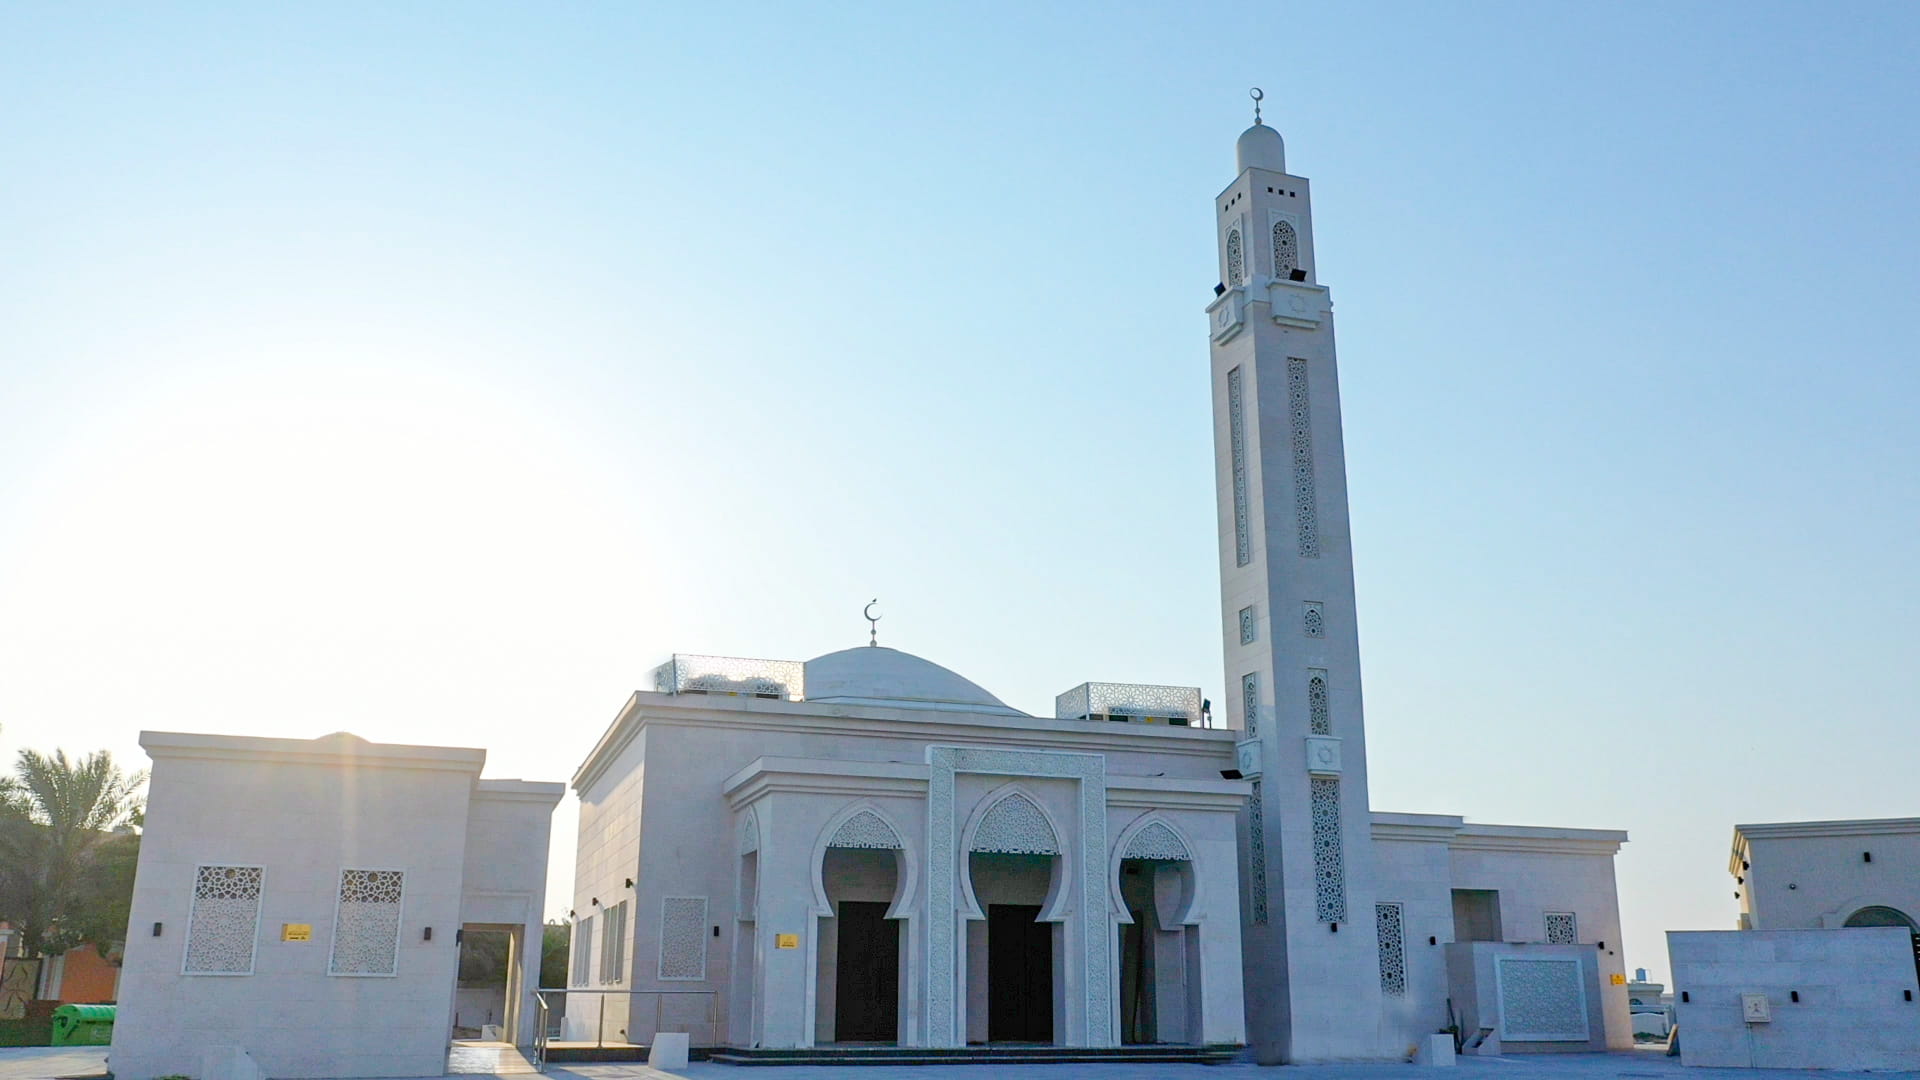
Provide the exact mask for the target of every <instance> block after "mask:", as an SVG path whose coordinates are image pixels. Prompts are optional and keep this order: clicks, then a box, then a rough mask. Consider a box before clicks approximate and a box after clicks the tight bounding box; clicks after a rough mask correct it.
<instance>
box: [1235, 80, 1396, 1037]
mask: <svg viewBox="0 0 1920 1080" xmlns="http://www.w3.org/2000/svg"><path fill="white" fill-rule="evenodd" d="M1259 99H1260V94H1259V92H1258V91H1257V90H1256V91H1254V100H1255V106H1254V110H1255V111H1254V123H1253V126H1252V127H1250V128H1248V129H1247V130H1246V132H1245V133H1244V134H1242V135H1241V136H1240V141H1239V144H1238V146H1237V147H1236V155H1237V157H1238V172H1239V176H1238V177H1237V178H1236V179H1235V180H1234V181H1233V183H1231V184H1229V185H1228V186H1227V189H1226V190H1225V191H1223V192H1221V193H1220V196H1219V197H1218V198H1217V199H1215V200H1214V207H1213V212H1214V228H1215V230H1216V233H1217V235H1218V238H1219V242H1220V285H1221V287H1220V288H1218V289H1216V290H1215V291H1216V293H1217V295H1216V296H1215V298H1214V301H1213V303H1212V304H1210V305H1208V307H1207V314H1208V315H1209V316H1210V318H1211V335H1212V352H1213V412H1214V454H1215V458H1216V475H1217V489H1218V491H1219V499H1220V602H1221V627H1222V630H1223V632H1224V634H1225V638H1224V642H1225V649H1224V652H1225V658H1226V683H1227V697H1228V699H1229V702H1228V707H1227V710H1226V712H1227V715H1228V716H1229V717H1230V718H1231V719H1230V722H1231V723H1233V724H1235V725H1237V726H1239V727H1240V728H1241V729H1242V731H1243V735H1242V738H1243V739H1244V740H1245V741H1244V742H1242V743H1241V746H1240V769H1241V772H1242V773H1243V774H1244V775H1245V776H1246V777H1247V778H1249V779H1251V780H1253V781H1254V796H1253V798H1252V799H1251V800H1250V801H1249V805H1248V809H1247V813H1246V815H1245V821H1244V827H1243V831H1242V848H1241V857H1242V869H1243V873H1242V874H1241V880H1242V886H1241V887H1242V889H1243V895H1242V897H1241V900H1242V906H1241V917H1242V920H1243V922H1244V927H1243V930H1242V942H1243V948H1244V951H1245V957H1246V1001H1247V1036H1248V1039H1249V1040H1250V1041H1251V1042H1252V1044H1253V1047H1254V1051H1255V1054H1256V1056H1257V1057H1258V1058H1259V1060H1260V1061H1262V1062H1264V1063H1274V1062H1281V1061H1287V1062H1305V1061H1328V1060H1338V1059H1376V1058H1382V1057H1386V1056H1390V1055H1391V1056H1397V1054H1395V1051H1396V1050H1397V1051H1398V1052H1400V1053H1404V1050H1405V1048H1404V1047H1399V1048H1389V1047H1386V1046H1384V1045H1383V1043H1384V1042H1385V1041H1386V1036H1385V1035H1384V1032H1383V1030H1382V1023H1381V1003H1382V997H1381V991H1380V968H1379V950H1378V945H1377V938H1376V932H1375V926H1374V915H1375V911H1374V901H1375V895H1374V893H1375V890H1374V881H1373V849H1372V833H1371V821H1370V815H1369V812H1368V804H1367V765H1366V762H1367V757H1366V739H1365V735H1364V729H1363V726H1362V723H1361V712H1360V648H1359V639H1358V635H1357V632H1356V628H1355V622H1354V598H1353V546H1352V544H1351V542H1350V537H1349V533H1348V517H1347V471H1346V455H1345V452H1344V450H1343V448H1342V442H1341V434H1340V383H1339V371H1338V368H1337V367H1336V365H1335V363H1334V351H1333V309H1332V302H1331V301H1330V299H1329V298H1328V294H1327V288H1326V286H1324V285H1321V284H1319V283H1318V280H1317V279H1316V277H1315V275H1314V264H1313V212H1312V207H1313V202H1312V194H1311V191H1310V189H1309V185H1308V183H1307V181H1306V179H1305V178H1304V177H1299V176H1294V175H1292V174H1290V173H1288V172H1287V165H1286V150H1285V147H1284V145H1283V144H1282V142H1281V139H1280V134H1279V132H1277V131H1275V130H1274V129H1272V128H1270V127H1268V126H1266V125H1265V124H1264V123H1262V122H1261V120H1260V114H1259Z"/></svg>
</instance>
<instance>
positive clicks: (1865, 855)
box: [1860, 851, 1873, 862]
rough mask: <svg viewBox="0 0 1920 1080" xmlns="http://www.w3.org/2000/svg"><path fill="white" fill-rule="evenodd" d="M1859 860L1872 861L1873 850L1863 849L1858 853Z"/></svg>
mask: <svg viewBox="0 0 1920 1080" xmlns="http://www.w3.org/2000/svg"><path fill="white" fill-rule="evenodd" d="M1860 861H1861V862H1872V861H1873V852H1871V851H1863V852H1861V853H1860Z"/></svg>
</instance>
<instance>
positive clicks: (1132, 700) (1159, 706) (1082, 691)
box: [1053, 682, 1208, 727]
mask: <svg viewBox="0 0 1920 1080" xmlns="http://www.w3.org/2000/svg"><path fill="white" fill-rule="evenodd" d="M1053 716H1054V719H1056V720H1113V721H1118V722H1120V723H1130V724H1171V725H1173V726H1174V727H1205V726H1207V719H1208V718H1207V716H1206V713H1205V711H1204V703H1203V702H1202V700H1201V697H1200V688H1199V687H1197V686H1153V685H1149V684H1146V683H1103V682H1088V683H1081V684H1080V685H1079V686H1076V687H1074V688H1073V689H1071V690H1069V691H1067V692H1066V693H1064V694H1061V695H1060V696H1058V697H1056V698H1054V699H1053Z"/></svg>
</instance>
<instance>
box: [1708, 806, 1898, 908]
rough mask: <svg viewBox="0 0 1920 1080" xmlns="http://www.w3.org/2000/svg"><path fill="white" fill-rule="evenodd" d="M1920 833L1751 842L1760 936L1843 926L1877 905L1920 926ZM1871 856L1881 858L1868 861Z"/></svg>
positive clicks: (1748, 890) (1750, 894)
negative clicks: (1761, 934) (1854, 916)
mask: <svg viewBox="0 0 1920 1080" xmlns="http://www.w3.org/2000/svg"><path fill="white" fill-rule="evenodd" d="M1914 828H1915V829H1916V831H1911V832H1905V833H1882V834H1861V835H1837V836H1754V837H1750V838H1749V839H1748V854H1747V862H1748V863H1749V864H1750V866H1749V868H1747V869H1745V870H1736V873H1737V875H1738V876H1740V877H1744V878H1746V881H1745V882H1736V883H1735V884H1734V889H1735V890H1736V891H1739V892H1742V893H1744V894H1746V897H1747V898H1748V899H1749V900H1750V902H1751V904H1752V906H1751V908H1750V910H1751V911H1752V927H1753V929H1755V930H1803V929H1813V928H1816V927H1838V926H1843V925H1845V923H1846V920H1847V916H1849V915H1851V914H1853V913H1854V912H1856V911H1858V910H1860V909H1861V908H1863V907H1869V906H1885V907H1891V908H1895V909H1897V910H1899V911H1902V912H1905V913H1906V915H1907V916H1908V917H1909V918H1912V919H1915V920H1920V823H1916V824H1915V826H1914ZM1868 853H1871V854H1872V856H1873V860H1872V861H1871V862H1869V861H1867V860H1866V858H1865V855H1866V854H1868Z"/></svg>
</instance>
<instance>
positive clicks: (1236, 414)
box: [1227, 368, 1253, 566]
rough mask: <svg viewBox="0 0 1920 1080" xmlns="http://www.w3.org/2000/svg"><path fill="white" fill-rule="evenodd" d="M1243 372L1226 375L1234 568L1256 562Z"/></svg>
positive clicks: (1237, 371) (1230, 372)
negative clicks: (1251, 531)
mask: <svg viewBox="0 0 1920 1080" xmlns="http://www.w3.org/2000/svg"><path fill="white" fill-rule="evenodd" d="M1241 397H1242V395H1241V390H1240V369H1239V368H1234V369H1233V370H1232V371H1229V372H1227V436H1228V442H1229V443H1230V444H1231V446H1232V451H1233V558H1234V565H1236V566H1245V565H1247V564H1248V563H1249V562H1252V561H1253V541H1252V538H1251V537H1250V535H1249V528H1248V523H1247V425H1246V418H1245V416H1244V415H1243V411H1244V410H1243V408H1242V403H1241Z"/></svg>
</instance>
